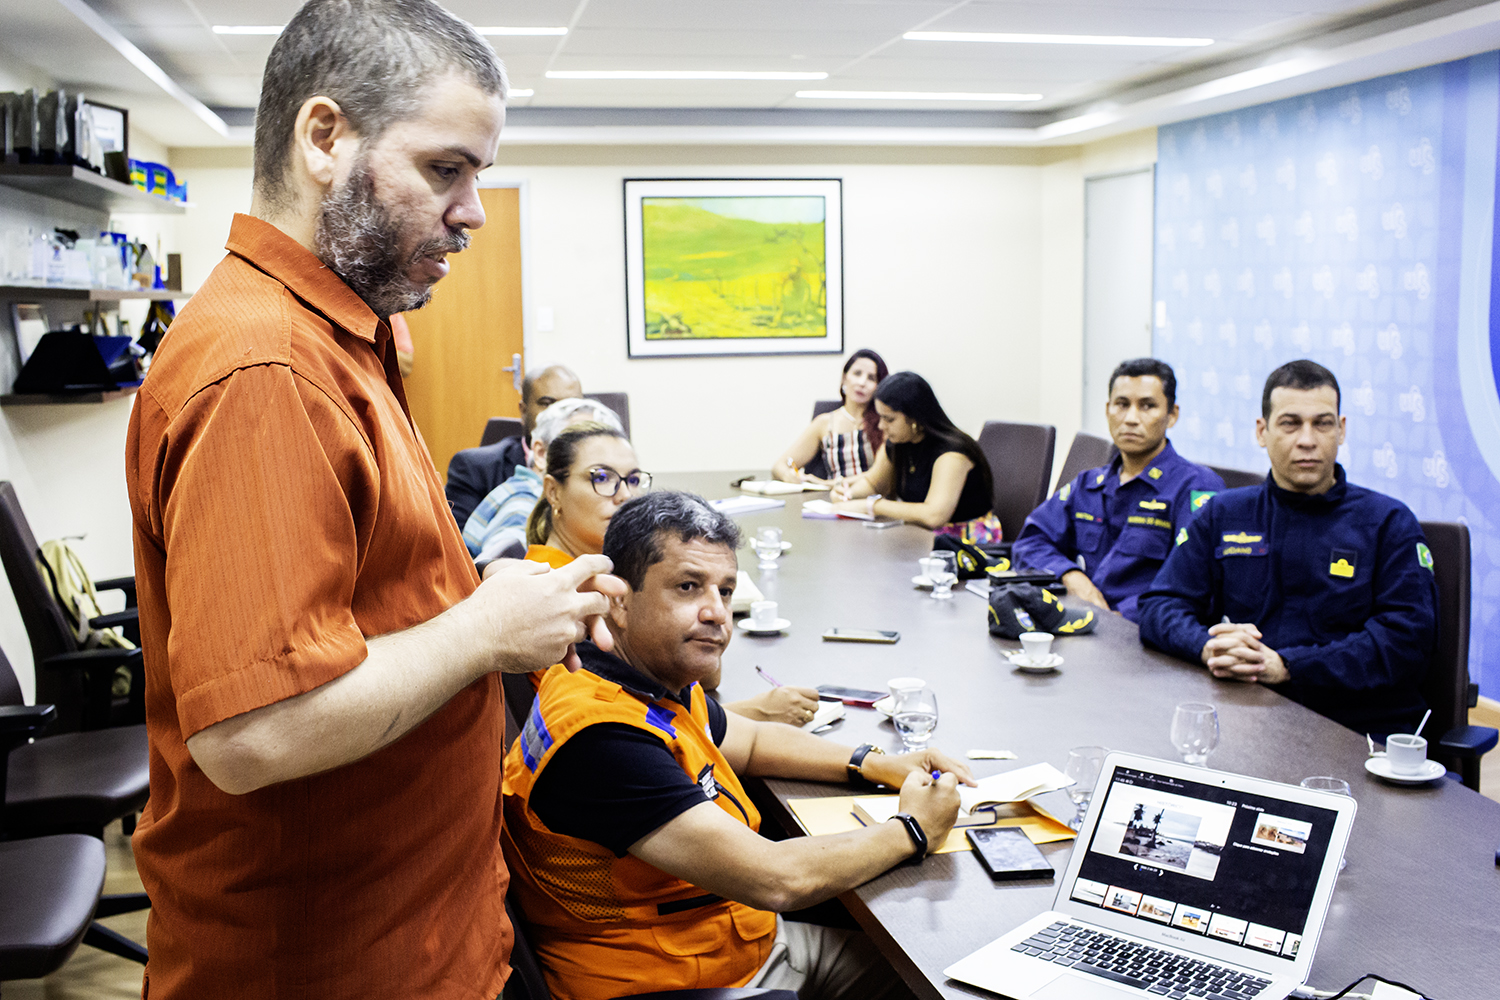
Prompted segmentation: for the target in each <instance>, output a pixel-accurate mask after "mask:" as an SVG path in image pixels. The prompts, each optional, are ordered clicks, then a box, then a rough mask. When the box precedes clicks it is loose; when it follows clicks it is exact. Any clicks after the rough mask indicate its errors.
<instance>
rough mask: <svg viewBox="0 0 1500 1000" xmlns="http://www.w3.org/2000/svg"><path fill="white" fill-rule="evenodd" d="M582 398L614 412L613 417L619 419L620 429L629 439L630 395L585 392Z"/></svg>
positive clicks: (624, 393) (625, 393) (626, 393)
mask: <svg viewBox="0 0 1500 1000" xmlns="http://www.w3.org/2000/svg"><path fill="white" fill-rule="evenodd" d="M583 398H584V399H592V400H596V401H597V402H600V403H603V404H604V405H605V406H607V407H609V408H610V409H611V410H614V411H615V416H617V417H619V418H620V427H621V428H622V429H623V430H624V431H625V436H626V437H630V394H629V393H628V392H586V393H584V394H583Z"/></svg>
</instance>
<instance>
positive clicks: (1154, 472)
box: [1146, 468, 1161, 479]
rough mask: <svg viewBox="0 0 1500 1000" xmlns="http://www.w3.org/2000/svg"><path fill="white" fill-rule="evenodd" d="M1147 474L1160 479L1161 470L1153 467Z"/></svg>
mask: <svg viewBox="0 0 1500 1000" xmlns="http://www.w3.org/2000/svg"><path fill="white" fill-rule="evenodd" d="M1146 475H1148V476H1150V477H1151V478H1152V479H1160V478H1161V470H1160V469H1156V468H1153V469H1152V470H1151V471H1150V472H1148V473H1146Z"/></svg>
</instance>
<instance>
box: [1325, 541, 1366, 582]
mask: <svg viewBox="0 0 1500 1000" xmlns="http://www.w3.org/2000/svg"><path fill="white" fill-rule="evenodd" d="M1358 566H1359V553H1358V552H1356V551H1354V550H1353V549H1334V550H1333V552H1332V553H1331V554H1330V555H1329V557H1328V575H1329V576H1337V577H1342V578H1343V579H1345V580H1352V579H1354V570H1355V569H1356V568H1357V567H1358Z"/></svg>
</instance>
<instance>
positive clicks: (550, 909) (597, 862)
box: [501, 666, 776, 1000]
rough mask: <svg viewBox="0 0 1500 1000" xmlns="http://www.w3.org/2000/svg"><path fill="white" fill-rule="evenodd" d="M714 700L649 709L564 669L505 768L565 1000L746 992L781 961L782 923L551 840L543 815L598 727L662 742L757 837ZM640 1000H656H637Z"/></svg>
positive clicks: (523, 857)
mask: <svg viewBox="0 0 1500 1000" xmlns="http://www.w3.org/2000/svg"><path fill="white" fill-rule="evenodd" d="M706 698H707V696H706V695H704V693H703V688H702V687H701V686H699V685H696V684H695V685H693V688H692V697H691V699H690V701H691V707H690V708H688V707H684V706H682V705H680V704H678V703H677V702H675V701H671V700H669V699H665V698H663V699H657V700H652V701H646V700H644V699H643V697H642V696H641V695H639V694H636V693H633V692H631V691H627V690H626V689H625V688H622V687H621V686H620V685H619V684H616V683H615V682H613V681H609V680H605V679H604V678H602V677H600V676H598V675H597V674H593V673H590V672H589V671H587V670H580V671H578V672H577V673H569V672H568V671H567V670H566V669H564V668H563V667H561V666H556V667H553V668H552V669H551V670H549V671H548V672H547V674H546V676H545V677H544V678H543V680H542V685H541V691H540V692H539V694H538V695H537V699H536V702H535V703H534V704H533V705H532V708H531V713H530V715H529V716H528V717H527V720H526V725H525V727H524V729H523V731H522V733H521V735H520V737H519V738H518V739H517V740H516V742H515V745H514V746H512V747H511V749H510V753H509V754H507V755H506V758H505V825H504V828H503V830H502V833H501V844H502V846H503V847H504V849H505V860H506V864H507V865H508V866H509V867H510V871H511V885H512V887H513V888H514V890H515V892H516V893H517V895H518V897H519V900H520V903H521V908H522V910H523V911H524V912H525V918H526V921H527V923H528V924H529V925H530V926H531V930H532V934H533V944H534V946H535V948H536V951H537V953H538V955H539V956H540V957H541V960H542V965H543V967H544V968H545V970H546V974H547V985H548V986H549V987H550V988H551V990H552V995H553V996H554V997H557V998H558V1000H595V998H597V1000H609V998H612V997H618V996H621V995H622V994H624V993H628V992H632V989H631V987H634V986H636V985H637V984H643V983H644V984H649V986H650V988H651V989H652V990H669V989H689V988H693V987H727V986H743V985H744V984H745V983H747V982H749V980H750V978H751V977H752V976H753V975H754V974H755V973H756V971H757V970H758V969H759V968H760V967H761V966H762V965H763V964H765V961H766V959H767V958H768V957H770V953H771V945H772V943H773V941H774V939H775V935H776V915H775V914H773V913H768V912H766V911H764V910H756V909H752V908H751V907H749V906H745V905H743V904H741V903H736V902H733V901H731V900H726V899H722V898H720V897H718V896H714V895H711V894H708V893H705V892H704V891H703V890H702V889H700V888H698V887H697V886H695V885H693V884H691V883H689V882H684V881H683V880H682V879H679V878H677V877H675V876H673V875H669V874H667V873H666V872H664V871H662V870H661V869H659V868H655V867H653V866H651V865H648V864H646V862H644V861H641V860H640V859H638V858H636V857H634V856H633V855H629V854H627V855H626V856H625V857H623V858H617V857H615V855H614V852H613V851H610V850H609V849H607V848H605V847H603V846H601V845H599V844H596V843H594V842H593V841H589V840H581V839H578V838H575V837H568V836H564V835H562V834H559V833H554V832H552V831H551V830H549V829H548V828H547V826H546V824H544V823H543V822H542V821H541V819H540V818H538V817H537V815H536V814H535V813H534V812H532V810H531V807H530V803H529V797H530V795H531V790H532V788H533V787H534V786H535V783H536V779H537V777H538V776H539V775H541V774H542V773H543V772H544V771H545V770H546V768H547V763H548V762H549V761H550V760H551V759H552V756H553V755H554V754H555V753H557V749H558V747H561V746H562V745H563V744H565V743H566V742H567V741H568V740H569V739H570V738H572V737H573V736H575V735H577V734H578V733H579V732H581V731H582V730H583V729H585V728H586V727H588V726H592V725H597V724H599V723H604V722H616V723H624V724H626V725H629V726H634V727H636V728H638V729H640V730H643V731H644V732H647V733H650V734H651V735H652V736H654V737H656V738H657V739H660V740H661V741H662V744H663V745H664V746H665V747H666V748H667V749H668V750H669V751H670V752H671V753H672V756H673V757H675V758H676V760H677V762H678V763H679V764H680V765H682V770H683V772H684V773H685V774H687V775H688V776H689V777H691V778H692V779H693V780H694V781H696V782H698V784H699V785H701V786H702V787H703V789H704V791H705V792H706V793H707V794H708V796H709V797H710V799H712V801H713V802H714V803H715V804H716V805H718V806H719V808H721V809H723V810H724V811H725V812H726V813H728V814H729V815H730V816H733V817H734V818H735V819H736V820H738V821H740V822H742V823H744V824H745V825H746V826H748V827H749V828H750V829H752V830H757V831H758V830H759V829H760V813H759V812H758V811H757V810H756V809H755V807H754V806H753V805H752V804H751V803H750V797H749V796H748V795H746V794H745V790H744V788H743V787H742V786H741V785H740V781H739V778H737V777H736V776H735V774H734V771H733V770H731V769H730V766H729V763H728V762H727V761H726V760H725V759H724V755H723V754H722V753H720V752H719V748H718V747H717V746H716V745H714V741H713V737H712V736H711V735H710V733H709V718H708V707H707V701H706ZM635 992H646V991H645V990H635Z"/></svg>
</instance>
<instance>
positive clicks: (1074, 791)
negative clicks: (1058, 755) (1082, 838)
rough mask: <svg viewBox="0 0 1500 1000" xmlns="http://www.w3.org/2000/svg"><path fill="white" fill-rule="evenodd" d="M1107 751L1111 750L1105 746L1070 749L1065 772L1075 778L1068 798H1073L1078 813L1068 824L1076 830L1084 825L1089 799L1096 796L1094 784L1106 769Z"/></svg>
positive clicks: (1069, 787) (1070, 786)
mask: <svg viewBox="0 0 1500 1000" xmlns="http://www.w3.org/2000/svg"><path fill="white" fill-rule="evenodd" d="M1107 753H1109V751H1108V750H1106V749H1105V748H1104V747H1074V748H1073V749H1071V750H1069V751H1068V764H1067V766H1066V767H1064V768H1063V774H1066V775H1067V776H1068V777H1070V778H1072V779H1073V784H1071V785H1069V786H1068V798H1070V799H1072V800H1073V807H1074V809H1075V810H1076V811H1077V814H1076V815H1075V816H1074V817H1073V818H1072V819H1071V820H1070V821H1069V822H1068V825H1069V826H1071V827H1072V828H1073V829H1075V830H1077V829H1078V828H1079V827H1081V826H1083V814H1084V813H1085V812H1087V811H1088V808H1089V800H1090V799H1092V798H1093V797H1094V786H1095V785H1097V784H1098V783H1099V775H1100V774H1101V773H1102V772H1103V771H1104V755H1105V754H1107Z"/></svg>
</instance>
